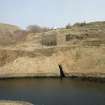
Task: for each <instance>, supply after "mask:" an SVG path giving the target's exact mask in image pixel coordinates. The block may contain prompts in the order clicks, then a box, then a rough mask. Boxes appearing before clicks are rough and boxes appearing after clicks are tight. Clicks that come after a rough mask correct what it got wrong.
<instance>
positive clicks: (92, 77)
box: [0, 73, 105, 83]
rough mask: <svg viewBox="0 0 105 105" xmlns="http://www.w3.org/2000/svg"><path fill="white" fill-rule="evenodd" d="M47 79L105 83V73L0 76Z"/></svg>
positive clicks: (1, 78)
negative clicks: (62, 75)
mask: <svg viewBox="0 0 105 105" xmlns="http://www.w3.org/2000/svg"><path fill="white" fill-rule="evenodd" d="M42 78H43V79H47V78H53V79H61V80H62V79H65V78H66V79H76V80H82V81H95V82H104V83H105V75H104V76H103V75H101V76H99V75H98V76H95V75H86V73H85V75H84V74H77V73H76V74H66V76H65V77H62V78H61V77H60V76H56V75H52V76H51V75H50V76H48V75H47V76H46V75H40V76H39V75H37V76H36V75H24V76H19V75H18V76H16V75H15V76H2V77H1V76H0V80H7V79H42Z"/></svg>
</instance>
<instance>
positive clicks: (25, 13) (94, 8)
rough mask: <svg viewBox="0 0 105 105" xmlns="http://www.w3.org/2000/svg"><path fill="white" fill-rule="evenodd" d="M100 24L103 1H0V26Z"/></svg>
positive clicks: (104, 3)
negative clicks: (5, 24) (87, 22)
mask: <svg viewBox="0 0 105 105" xmlns="http://www.w3.org/2000/svg"><path fill="white" fill-rule="evenodd" d="M101 20H105V0H0V22H2V23H9V24H16V25H19V26H21V27H22V28H24V27H26V26H28V25H31V24H38V25H41V26H49V27H61V26H64V25H66V24H68V23H71V24H72V23H75V22H83V21H101Z"/></svg>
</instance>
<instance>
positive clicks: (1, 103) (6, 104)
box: [0, 100, 33, 105]
mask: <svg viewBox="0 0 105 105" xmlns="http://www.w3.org/2000/svg"><path fill="white" fill-rule="evenodd" d="M0 105H33V104H32V103H30V102H27V101H14V100H0Z"/></svg>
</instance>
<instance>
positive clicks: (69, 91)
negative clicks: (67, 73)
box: [0, 78, 105, 105]
mask: <svg viewBox="0 0 105 105" xmlns="http://www.w3.org/2000/svg"><path fill="white" fill-rule="evenodd" d="M0 99H1V100H2V99H3V100H4V99H9V100H22V101H29V102H31V103H33V104H34V105H105V83H98V82H89V81H81V80H73V79H63V80H60V79H57V78H30V79H7V80H0Z"/></svg>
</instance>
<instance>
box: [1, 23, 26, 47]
mask: <svg viewBox="0 0 105 105" xmlns="http://www.w3.org/2000/svg"><path fill="white" fill-rule="evenodd" d="M17 34H18V35H17ZM21 34H22V35H21ZM20 36H21V38H20ZM23 36H24V31H23V30H21V29H20V28H19V27H18V26H15V25H10V24H3V23H0V46H9V45H13V44H16V42H17V40H18V39H19V38H20V40H21V39H22V38H23Z"/></svg>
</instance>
